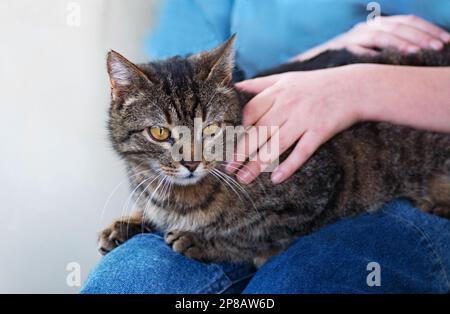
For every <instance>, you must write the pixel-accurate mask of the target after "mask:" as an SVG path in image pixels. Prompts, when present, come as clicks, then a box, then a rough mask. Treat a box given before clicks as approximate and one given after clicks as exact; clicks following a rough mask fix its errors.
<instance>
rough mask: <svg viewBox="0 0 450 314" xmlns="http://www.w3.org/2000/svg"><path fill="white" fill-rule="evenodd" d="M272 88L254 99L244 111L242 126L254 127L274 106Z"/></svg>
mask: <svg viewBox="0 0 450 314" xmlns="http://www.w3.org/2000/svg"><path fill="white" fill-rule="evenodd" d="M271 94H272V91H271V88H267V89H265V90H263V91H262V92H260V93H259V94H258V95H256V96H255V97H253V98H252V99H251V100H250V101H249V102H248V103H247V104H246V105H245V106H244V109H243V111H242V125H243V126H249V125H253V124H255V123H256V121H258V120H259V119H260V118H261V117H262V116H263V115H264V114H265V113H266V112H267V111H269V109H270V108H271V107H272V105H273V101H274V97H273V96H272V95H271Z"/></svg>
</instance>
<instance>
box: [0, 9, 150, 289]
mask: <svg viewBox="0 0 450 314" xmlns="http://www.w3.org/2000/svg"><path fill="white" fill-rule="evenodd" d="M70 2H75V3H76V4H79V6H80V8H81V24H80V26H79V27H76V26H75V27H73V26H70V25H68V23H67V15H68V14H69V11H68V10H67V5H68V3H70ZM157 6H158V3H157V1H156V0H154V1H149V0H126V1H125V0H122V1H121V0H104V1H102V0H79V1H62V0H39V1H35V0H2V1H1V2H0V139H1V141H0V217H1V218H0V219H1V220H0V226H1V227H0V292H1V293H13V292H18V293H25V292H27V293H45V292H56V293H76V292H77V291H78V290H79V287H70V286H68V285H67V283H66V277H67V274H68V272H67V271H66V266H67V264H68V263H70V262H76V263H78V264H79V265H80V267H81V275H82V278H83V280H84V278H85V277H86V275H87V273H88V271H89V270H90V268H91V267H92V266H93V265H94V264H95V263H96V261H97V260H98V258H99V255H98V253H97V251H96V232H97V231H98V230H99V229H100V228H101V227H102V226H104V225H106V224H107V223H108V222H110V220H111V219H112V218H113V217H116V216H119V215H120V212H121V209H122V205H123V203H124V200H125V198H126V196H127V194H128V193H129V191H128V188H127V186H126V184H123V185H122V187H121V188H119V189H118V191H117V192H116V193H115V194H114V196H113V197H112V200H111V202H110V204H109V206H108V207H107V209H106V212H105V215H104V216H103V219H102V220H101V211H102V208H103V206H104V203H105V201H106V199H107V197H108V195H109V194H110V193H111V191H112V190H113V189H114V187H115V186H116V185H117V184H118V183H119V182H120V181H122V180H123V179H124V178H125V172H124V170H123V165H122V163H121V162H120V161H119V159H118V158H117V157H116V156H115V154H114V153H113V152H112V149H111V148H110V145H109V143H108V141H107V133H106V128H105V126H106V111H107V108H108V104H109V87H108V84H107V76H106V71H105V55H106V53H107V51H108V49H114V50H117V51H119V52H121V53H123V54H125V55H126V56H127V57H129V58H130V59H132V60H135V61H143V60H145V55H144V54H143V52H142V44H143V38H144V37H145V36H146V35H147V34H148V33H149V31H150V29H151V26H152V22H153V16H154V13H155V10H156V8H157Z"/></svg>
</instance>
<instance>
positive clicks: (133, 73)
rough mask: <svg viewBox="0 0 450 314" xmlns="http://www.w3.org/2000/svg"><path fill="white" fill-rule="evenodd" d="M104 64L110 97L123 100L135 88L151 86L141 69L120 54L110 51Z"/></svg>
mask: <svg viewBox="0 0 450 314" xmlns="http://www.w3.org/2000/svg"><path fill="white" fill-rule="evenodd" d="M106 64H107V68H108V74H109V82H110V85H111V90H112V95H113V97H114V98H115V99H120V98H121V99H123V98H125V97H126V94H127V93H129V92H130V91H132V90H134V89H136V88H143V87H149V86H151V85H153V83H152V82H151V81H150V79H149V78H148V77H147V75H146V74H145V73H144V72H142V70H141V69H139V68H138V67H137V66H136V65H135V64H134V63H132V62H130V61H128V60H127V59H126V58H125V57H124V56H122V55H121V54H120V53H117V52H115V51H113V50H112V51H110V52H109V53H108V57H107V62H106Z"/></svg>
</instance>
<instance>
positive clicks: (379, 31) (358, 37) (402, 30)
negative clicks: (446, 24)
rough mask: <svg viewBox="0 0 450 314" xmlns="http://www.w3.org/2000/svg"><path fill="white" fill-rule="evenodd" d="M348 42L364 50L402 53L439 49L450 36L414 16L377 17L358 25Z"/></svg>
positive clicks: (448, 40)
mask: <svg viewBox="0 0 450 314" xmlns="http://www.w3.org/2000/svg"><path fill="white" fill-rule="evenodd" d="M349 35H350V36H349V37H348V40H350V41H351V42H352V43H353V44H355V45H363V46H365V47H376V48H387V47H394V48H397V49H398V50H400V51H402V52H404V53H416V52H417V51H419V50H420V49H434V50H440V49H442V48H443V47H444V45H445V44H446V43H449V42H450V34H449V33H448V32H446V31H445V30H443V29H441V28H439V27H438V26H436V25H433V24H432V23H429V22H427V21H425V20H423V19H421V18H419V17H416V16H409V15H408V16H392V17H378V18H376V19H375V20H374V21H373V22H369V23H361V24H359V25H357V26H356V27H355V28H354V31H353V32H350V34H349Z"/></svg>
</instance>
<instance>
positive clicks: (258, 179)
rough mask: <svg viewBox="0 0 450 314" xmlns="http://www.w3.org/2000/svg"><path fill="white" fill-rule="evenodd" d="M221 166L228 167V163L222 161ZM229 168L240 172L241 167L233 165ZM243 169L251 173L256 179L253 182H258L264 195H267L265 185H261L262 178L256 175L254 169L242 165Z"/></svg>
mask: <svg viewBox="0 0 450 314" xmlns="http://www.w3.org/2000/svg"><path fill="white" fill-rule="evenodd" d="M221 165H222V166H227V165H228V164H227V162H226V161H222V162H221ZM228 166H229V167H230V168H232V169H234V170H240V167H237V166H233V165H228ZM241 167H242V168H245V169H247V171H248V172H250V173H251V174H252V175H253V176H254V177H255V179H254V181H253V182H257V183H258V185H259V186H260V187H261V189H262V190H263V192H264V194H266V195H267V191H266V188H265V187H264V185H263V184H262V183H261V181H260V178H259V175H256V173H255V172H254V171H253V170H252V169H250V167H249V166H247V165H241Z"/></svg>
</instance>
